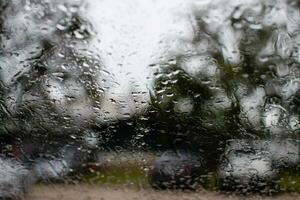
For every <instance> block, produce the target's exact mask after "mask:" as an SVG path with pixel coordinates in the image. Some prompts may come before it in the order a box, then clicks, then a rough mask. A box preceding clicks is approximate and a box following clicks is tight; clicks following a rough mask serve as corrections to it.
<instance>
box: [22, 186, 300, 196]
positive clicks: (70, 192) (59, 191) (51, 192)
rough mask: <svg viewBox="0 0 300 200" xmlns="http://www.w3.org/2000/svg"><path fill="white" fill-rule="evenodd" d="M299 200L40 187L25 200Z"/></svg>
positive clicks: (142, 190) (85, 187) (211, 193)
mask: <svg viewBox="0 0 300 200" xmlns="http://www.w3.org/2000/svg"><path fill="white" fill-rule="evenodd" d="M57 199H60V200H158V199H159V200H240V199H247V200H254V199H255V200H256V199H262V200H273V199H275V200H296V199H299V200H300V196H299V195H278V196H273V197H261V196H250V197H245V196H226V195H223V194H218V193H215V192H207V191H199V192H179V191H155V190H152V189H139V190H137V189H130V188H122V187H118V188H114V187H99V186H91V185H67V186H65V185H50V186H46V185H38V186H35V187H34V188H33V189H32V191H30V192H29V193H28V195H27V197H26V198H25V200H57Z"/></svg>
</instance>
